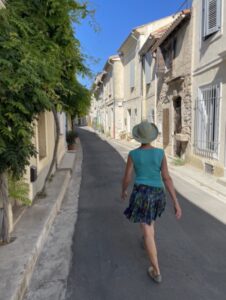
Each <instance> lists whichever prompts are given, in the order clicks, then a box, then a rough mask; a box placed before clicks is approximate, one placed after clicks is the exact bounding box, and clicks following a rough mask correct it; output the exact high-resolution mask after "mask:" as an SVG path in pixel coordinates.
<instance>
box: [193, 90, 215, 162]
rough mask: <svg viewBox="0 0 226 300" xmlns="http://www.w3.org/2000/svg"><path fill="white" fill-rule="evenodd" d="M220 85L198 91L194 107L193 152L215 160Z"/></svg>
mask: <svg viewBox="0 0 226 300" xmlns="http://www.w3.org/2000/svg"><path fill="white" fill-rule="evenodd" d="M219 107H220V85H212V86H207V87H205V88H200V89H199V96H198V99H197V101H196V107H195V110H196V112H195V122H196V128H195V145H194V146H195V152H196V154H198V155H202V156H205V157H208V158H217V156H218V148H219Z"/></svg>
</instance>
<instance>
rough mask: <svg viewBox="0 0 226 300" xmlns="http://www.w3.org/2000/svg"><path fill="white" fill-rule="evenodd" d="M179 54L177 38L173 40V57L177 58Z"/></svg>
mask: <svg viewBox="0 0 226 300" xmlns="http://www.w3.org/2000/svg"><path fill="white" fill-rule="evenodd" d="M176 56H177V39H176V38H175V39H174V40H173V58H176Z"/></svg>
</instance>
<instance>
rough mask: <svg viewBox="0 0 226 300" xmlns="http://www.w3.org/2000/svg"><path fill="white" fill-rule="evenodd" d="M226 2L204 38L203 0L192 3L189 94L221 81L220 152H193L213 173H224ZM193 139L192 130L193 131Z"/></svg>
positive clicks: (225, 163) (196, 158)
mask: <svg viewBox="0 0 226 300" xmlns="http://www.w3.org/2000/svg"><path fill="white" fill-rule="evenodd" d="M225 5H226V3H225V1H222V17H221V30H220V31H218V32H217V33H214V34H213V35H212V36H210V37H209V38H207V39H206V40H203V38H202V1H198V0H195V1H194V3H193V22H194V35H193V52H194V57H193V79H192V87H193V89H192V98H193V99H194V101H193V105H195V99H197V98H198V90H199V88H200V87H203V86H205V85H214V84H220V87H221V88H220V90H221V99H220V121H219V143H220V144H219V152H218V157H217V158H215V159H206V158H205V157H202V156H200V155H195V154H194V149H192V150H193V155H192V157H191V160H192V161H195V162H197V161H199V164H200V165H201V166H202V167H203V168H204V164H205V163H210V164H211V165H213V166H214V174H215V175H216V176H223V175H224V176H226V148H225V144H226V103H225V99H226V72H225V70H226V7H225ZM194 124H195V117H194V116H193V133H194V130H195V125H194ZM192 140H194V134H193V135H192Z"/></svg>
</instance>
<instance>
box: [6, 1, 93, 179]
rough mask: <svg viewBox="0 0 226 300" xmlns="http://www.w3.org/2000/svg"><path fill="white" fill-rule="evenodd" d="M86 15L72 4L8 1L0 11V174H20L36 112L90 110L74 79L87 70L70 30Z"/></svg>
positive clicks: (28, 153)
mask: <svg viewBox="0 0 226 300" xmlns="http://www.w3.org/2000/svg"><path fill="white" fill-rule="evenodd" d="M88 13H89V12H88V10H87V6H86V4H81V3H80V2H78V1H73V0H30V1H27V0H8V1H7V4H6V9H2V10H1V11H0V173H3V172H4V171H5V170H9V171H10V172H11V173H12V174H13V175H14V176H16V177H20V176H21V175H22V173H23V172H24V170H25V166H26V165H28V164H29V158H30V157H31V156H33V155H35V153H36V149H35V148H34V146H33V144H32V136H33V124H32V123H33V121H34V120H35V118H36V117H37V115H38V114H39V113H40V112H42V111H44V110H51V109H52V107H53V106H54V107H56V106H57V105H59V104H60V105H61V107H62V108H63V110H66V111H68V112H69V113H71V114H76V113H81V114H82V113H84V112H85V111H86V109H87V107H88V106H89V101H90V95H89V92H88V91H87V90H86V89H85V88H84V87H83V86H81V84H80V83H79V82H78V80H77V78H76V74H87V73H88V69H87V68H86V67H85V64H84V57H83V55H82V53H81V51H80V44H79V41H78V40H77V39H76V37H75V33H74V31H73V22H79V20H80V19H81V18H84V17H86V16H87V14H88Z"/></svg>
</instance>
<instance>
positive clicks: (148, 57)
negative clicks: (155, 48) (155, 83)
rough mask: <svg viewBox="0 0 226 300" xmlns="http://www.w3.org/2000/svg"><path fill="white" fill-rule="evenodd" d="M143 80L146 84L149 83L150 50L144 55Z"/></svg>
mask: <svg viewBox="0 0 226 300" xmlns="http://www.w3.org/2000/svg"><path fill="white" fill-rule="evenodd" d="M145 81H146V84H149V83H151V52H147V53H146V55H145Z"/></svg>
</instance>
